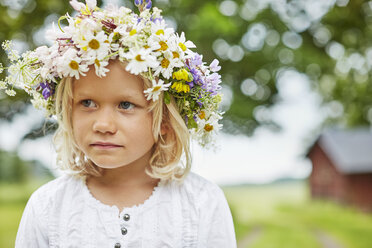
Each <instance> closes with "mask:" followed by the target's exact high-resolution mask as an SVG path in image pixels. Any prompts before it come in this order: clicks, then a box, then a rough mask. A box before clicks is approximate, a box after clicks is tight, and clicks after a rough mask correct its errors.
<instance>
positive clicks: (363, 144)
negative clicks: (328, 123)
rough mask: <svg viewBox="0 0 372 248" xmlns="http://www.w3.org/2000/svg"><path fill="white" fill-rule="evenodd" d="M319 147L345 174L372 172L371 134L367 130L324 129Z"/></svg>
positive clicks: (319, 140)
mask: <svg viewBox="0 0 372 248" xmlns="http://www.w3.org/2000/svg"><path fill="white" fill-rule="evenodd" d="M318 144H319V146H320V147H321V148H322V149H323V151H324V152H325V153H326V154H327V155H328V157H329V158H330V159H331V161H332V162H333V163H334V165H335V166H336V168H337V169H339V170H340V171H341V172H343V173H345V174H354V173H369V172H372V132H371V130H370V129H367V128H360V129H351V130H339V129H326V130H325V131H324V132H323V133H322V134H321V135H320V137H319V139H318Z"/></svg>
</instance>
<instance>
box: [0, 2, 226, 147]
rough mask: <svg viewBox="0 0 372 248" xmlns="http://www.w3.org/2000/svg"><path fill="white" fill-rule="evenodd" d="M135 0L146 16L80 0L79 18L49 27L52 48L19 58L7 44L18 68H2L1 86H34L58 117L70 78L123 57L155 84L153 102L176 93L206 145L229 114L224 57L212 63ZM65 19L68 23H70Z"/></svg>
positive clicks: (101, 72) (38, 102) (36, 101)
mask: <svg viewBox="0 0 372 248" xmlns="http://www.w3.org/2000/svg"><path fill="white" fill-rule="evenodd" d="M134 3H135V5H136V6H137V7H138V9H139V11H140V13H139V14H136V13H135V12H133V11H132V10H130V9H128V8H125V7H120V8H114V7H108V8H107V9H100V8H98V7H97V3H96V1H95V0H86V3H85V4H84V3H82V2H79V1H77V0H72V1H70V4H71V6H72V7H73V8H74V9H75V10H76V11H77V14H76V16H75V17H72V16H70V15H69V14H66V15H64V16H62V17H61V18H60V19H59V21H58V28H57V27H55V26H54V25H53V27H52V29H51V30H48V31H47V32H46V36H47V38H48V39H50V40H52V42H53V44H52V46H51V47H47V46H41V47H38V48H36V49H35V50H34V51H29V52H26V53H24V54H22V55H21V56H19V55H18V53H17V51H15V50H13V49H12V47H11V42H10V41H6V42H4V43H3V49H4V50H5V51H6V52H7V54H8V58H9V60H10V65H9V67H3V66H2V65H0V71H1V70H4V69H7V70H8V75H7V77H6V78H5V79H4V80H3V81H0V90H4V91H5V93H7V94H8V95H14V94H15V91H14V87H15V88H19V89H22V90H24V91H26V92H27V93H28V94H30V95H31V96H32V100H31V102H32V104H33V105H34V106H35V107H36V108H38V109H45V110H46V114H47V116H48V117H51V116H53V115H54V114H55V102H54V99H55V96H54V93H55V89H56V88H57V87H58V84H59V83H60V81H61V80H62V79H63V78H66V77H71V78H75V79H79V78H80V77H81V76H85V75H86V73H87V71H88V70H89V68H94V70H95V72H96V74H97V76H99V77H104V76H106V73H107V72H108V71H109V70H108V69H107V66H108V64H109V60H114V59H116V60H120V61H122V62H125V63H126V64H127V66H126V70H127V71H129V72H130V73H132V74H134V75H140V76H142V77H144V78H147V79H149V80H150V81H151V82H152V87H150V88H149V89H145V90H144V94H145V96H146V98H147V100H152V101H164V102H165V103H166V104H167V103H169V102H170V100H171V98H173V99H174V100H175V102H176V104H177V106H178V108H179V109H178V110H179V113H180V115H181V116H182V118H183V119H184V120H185V124H186V125H187V127H188V128H189V130H190V133H191V134H193V137H194V138H195V139H196V140H198V141H199V143H200V144H201V145H206V144H208V143H211V142H212V141H213V136H214V134H215V133H216V132H217V131H218V130H219V129H220V128H221V124H219V123H218V121H219V120H220V119H221V118H222V113H220V112H219V110H218V108H219V103H220V102H221V94H220V90H221V86H220V83H221V76H220V75H219V74H218V71H219V70H220V66H218V61H217V60H214V61H213V62H212V63H211V65H210V66H208V65H206V63H205V62H203V61H202V56H201V55H199V54H197V53H195V52H193V51H192V50H191V49H193V48H195V47H196V46H195V44H194V43H193V42H191V41H189V40H187V39H186V36H185V34H184V33H183V32H182V33H181V34H180V35H179V34H178V33H176V32H175V31H174V30H173V29H172V28H170V27H167V24H166V22H165V21H164V19H163V17H162V16H161V10H159V9H158V8H156V7H154V8H152V2H151V0H135V1H134ZM64 20H67V23H68V25H67V26H65V27H63V28H62V27H61V22H62V21H64ZM201 117H203V118H201Z"/></svg>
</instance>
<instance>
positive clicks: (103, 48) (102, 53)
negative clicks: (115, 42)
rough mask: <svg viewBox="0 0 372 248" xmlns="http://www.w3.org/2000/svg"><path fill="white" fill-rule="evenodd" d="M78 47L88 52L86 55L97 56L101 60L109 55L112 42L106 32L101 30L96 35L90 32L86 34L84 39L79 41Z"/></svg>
mask: <svg viewBox="0 0 372 248" xmlns="http://www.w3.org/2000/svg"><path fill="white" fill-rule="evenodd" d="M78 47H79V48H81V49H82V51H84V52H86V53H87V54H86V56H89V57H96V58H98V59H99V60H101V59H103V58H104V57H106V56H107V55H108V53H109V50H110V43H109V41H108V37H107V36H106V35H105V32H103V31H101V32H99V33H98V34H96V35H94V34H93V33H91V32H88V33H87V34H85V35H84V40H81V41H80V42H79V44H78ZM84 52H82V54H84Z"/></svg>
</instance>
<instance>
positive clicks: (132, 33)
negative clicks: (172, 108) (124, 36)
mask: <svg viewBox="0 0 372 248" xmlns="http://www.w3.org/2000/svg"><path fill="white" fill-rule="evenodd" d="M136 33H137V30H136V29H132V30H131V31H130V32H129V35H130V36H133V35H135V34H136Z"/></svg>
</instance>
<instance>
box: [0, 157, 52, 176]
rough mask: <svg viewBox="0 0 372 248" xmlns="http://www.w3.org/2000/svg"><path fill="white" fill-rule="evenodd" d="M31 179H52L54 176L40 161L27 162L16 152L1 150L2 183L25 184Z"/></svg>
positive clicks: (0, 172)
mask: <svg viewBox="0 0 372 248" xmlns="http://www.w3.org/2000/svg"><path fill="white" fill-rule="evenodd" d="M30 177H32V178H37V179H51V178H53V174H52V173H51V171H50V170H49V169H47V168H45V167H44V166H43V165H42V164H41V163H40V162H38V161H25V160H22V159H21V158H19V156H18V155H17V153H16V152H6V151H2V150H0V182H25V181H27V180H28V179H30Z"/></svg>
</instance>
